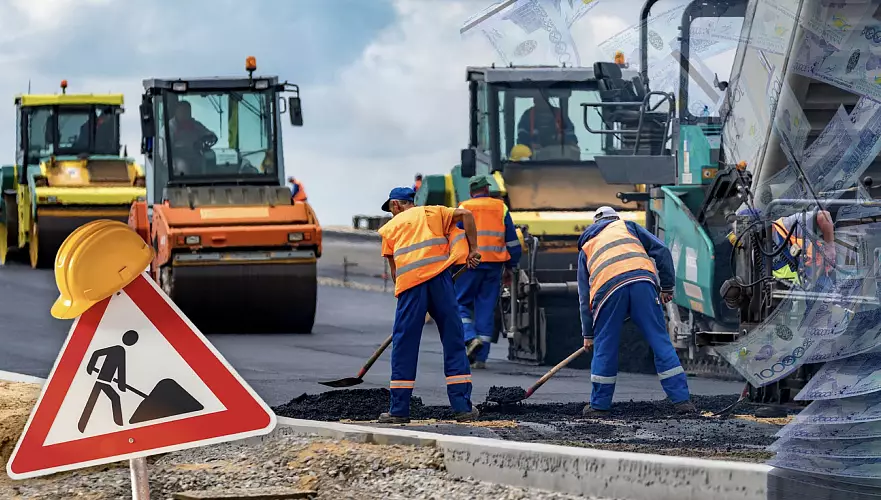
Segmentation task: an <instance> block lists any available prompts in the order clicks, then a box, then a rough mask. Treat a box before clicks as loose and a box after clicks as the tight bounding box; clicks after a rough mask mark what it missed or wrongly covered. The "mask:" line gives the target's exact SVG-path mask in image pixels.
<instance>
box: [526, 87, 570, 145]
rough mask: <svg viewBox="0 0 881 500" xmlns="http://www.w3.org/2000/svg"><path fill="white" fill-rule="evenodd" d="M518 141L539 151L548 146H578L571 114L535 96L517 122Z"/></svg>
mask: <svg viewBox="0 0 881 500" xmlns="http://www.w3.org/2000/svg"><path fill="white" fill-rule="evenodd" d="M517 143H518V144H522V145H524V146H528V147H529V148H530V149H531V150H532V151H537V150H538V149H541V148H543V147H548V146H578V137H577V136H576V135H575V125H574V124H573V123H572V120H570V119H569V116H568V115H567V114H566V113H564V112H562V111H561V110H560V108H558V107H557V106H553V105H551V104H549V103H548V102H547V101H545V100H544V99H540V98H534V99H533V105H532V107H530V108H529V109H527V110H526V111H524V112H523V114H522V115H521V116H520V121H519V122H518V123H517Z"/></svg>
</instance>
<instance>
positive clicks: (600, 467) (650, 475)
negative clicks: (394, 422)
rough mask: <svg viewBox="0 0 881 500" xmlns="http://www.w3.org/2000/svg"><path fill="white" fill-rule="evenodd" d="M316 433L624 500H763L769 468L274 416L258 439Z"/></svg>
mask: <svg viewBox="0 0 881 500" xmlns="http://www.w3.org/2000/svg"><path fill="white" fill-rule="evenodd" d="M285 434H315V435H319V436H323V437H329V438H334V439H346V440H350V441H356V442H362V443H375V444H400V445H412V446H437V447H439V448H441V449H442V450H443V451H444V462H445V465H446V469H447V471H448V472H449V473H450V474H452V475H454V476H458V477H472V478H475V479H478V480H482V481H488V482H493V483H500V484H507V485H511V486H520V487H531V488H541V489H545V490H550V491H557V492H561V493H569V494H575V495H583V496H591V495H592V496H598V497H603V498H620V499H627V500H704V499H708V498H712V499H713V500H729V499H730V500H765V499H767V495H768V493H767V491H768V488H767V482H768V473H769V472H770V471H771V470H772V469H773V468H772V467H770V466H767V465H761V464H747V463H739V462H725V461H717V460H703V459H697V458H685V457H668V456H662V455H649V454H641V453H621V452H613V451H604V450H594V449H590V448H572V447H566V446H556V445H547V444H538V443H521V442H516V441H502V440H496V439H487V438H476V437H460V436H447V435H443V434H434V433H429V432H419V431H409V430H404V429H393V428H380V427H368V426H360V425H349V424H341V423H336V422H315V421H311V420H299V419H293V418H287V417H278V427H276V429H275V430H274V431H273V432H272V433H270V434H268V435H267V436H263V437H260V438H251V439H266V438H269V437H271V436H278V435H285Z"/></svg>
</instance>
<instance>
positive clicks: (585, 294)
mask: <svg viewBox="0 0 881 500" xmlns="http://www.w3.org/2000/svg"><path fill="white" fill-rule="evenodd" d="M577 276H578V306H579V309H580V310H581V336H582V337H584V338H586V339H592V338H593V314H592V313H591V311H590V274H589V273H588V271H587V256H586V255H585V254H584V252H582V251H579V252H578V274H577Z"/></svg>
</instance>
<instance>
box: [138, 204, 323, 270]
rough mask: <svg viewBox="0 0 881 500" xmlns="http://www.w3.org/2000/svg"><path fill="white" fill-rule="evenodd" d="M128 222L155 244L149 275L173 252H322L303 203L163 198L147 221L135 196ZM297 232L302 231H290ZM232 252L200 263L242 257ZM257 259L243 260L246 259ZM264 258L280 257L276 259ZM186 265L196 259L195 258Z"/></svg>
mask: <svg viewBox="0 0 881 500" xmlns="http://www.w3.org/2000/svg"><path fill="white" fill-rule="evenodd" d="M129 225H130V226H131V227H133V228H134V229H135V230H136V231H137V232H138V234H140V235H141V237H142V238H144V239H145V240H146V241H147V242H148V243H151V244H152V245H153V247H154V250H155V253H156V255H155V258H154V260H153V264H152V266H151V274H153V277H154V278H158V276H157V273H158V270H159V267H160V266H163V265H165V264H167V263H168V262H169V261H170V260H171V258H172V254H173V253H175V252H183V253H193V254H196V253H200V252H205V251H212V250H213V251H219V250H239V251H243V252H247V251H250V250H255V249H259V250H261V251H272V250H297V249H304V250H305V249H313V250H314V251H315V254H316V257H319V256H320V255H321V226H320V225H319V224H318V220H317V218H316V217H315V213H314V212H313V211H312V207H311V206H309V205H308V204H307V203H300V202H296V203H293V204H291V205H281V206H261V205H254V206H208V207H196V208H188V207H177V208H172V207H171V206H169V204H168V202H165V203H162V204H157V205H154V206H153V217H152V223H151V222H150V220H149V218H148V213H147V204H146V203H145V202H137V203H135V204H134V205H133V206H132V210H131V212H130V214H129ZM297 234H299V235H302V236H297V237H292V236H291V235H297ZM235 255H236V254H230V257H229V258H224V259H222V260H220V261H218V260H211V261H206V262H205V264H206V265H208V264H210V265H218V264H224V263H228V264H242V263H244V262H243V261H242V260H240V259H237V258H236V257H235ZM260 262H261V261H260V260H251V259H248V260H247V263H248V264H259V263H260ZM267 262H272V263H281V261H279V260H278V259H275V260H271V261H267ZM188 265H199V262H198V261H194V262H191V263H188Z"/></svg>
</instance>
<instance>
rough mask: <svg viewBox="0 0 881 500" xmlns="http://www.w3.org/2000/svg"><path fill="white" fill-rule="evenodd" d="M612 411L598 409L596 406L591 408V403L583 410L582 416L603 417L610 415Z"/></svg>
mask: <svg viewBox="0 0 881 500" xmlns="http://www.w3.org/2000/svg"><path fill="white" fill-rule="evenodd" d="M611 413H612V412H611V411H609V410H597V409H596V408H591V407H590V405H586V406H585V407H584V409H583V410H581V416H582V417H584V418H603V417H608V416H609V415H610V414H611Z"/></svg>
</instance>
